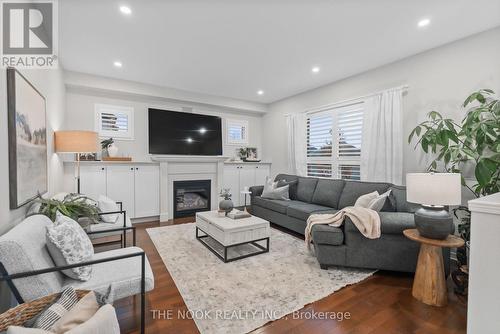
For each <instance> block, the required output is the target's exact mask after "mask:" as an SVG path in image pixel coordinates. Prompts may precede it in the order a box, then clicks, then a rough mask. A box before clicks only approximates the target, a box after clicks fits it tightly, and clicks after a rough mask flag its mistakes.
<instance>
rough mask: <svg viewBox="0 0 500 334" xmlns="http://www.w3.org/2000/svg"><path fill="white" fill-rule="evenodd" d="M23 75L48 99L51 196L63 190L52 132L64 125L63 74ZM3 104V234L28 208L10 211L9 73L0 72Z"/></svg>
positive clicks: (0, 205)
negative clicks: (7, 76)
mask: <svg viewBox="0 0 500 334" xmlns="http://www.w3.org/2000/svg"><path fill="white" fill-rule="evenodd" d="M20 72H21V73H22V74H23V75H24V76H25V77H26V78H27V79H28V80H29V81H30V82H31V83H32V84H33V85H34V86H35V87H36V88H37V89H38V90H39V91H40V92H41V93H42V95H43V96H45V99H46V110H47V147H48V157H47V158H48V163H49V166H48V167H49V188H48V190H49V194H53V193H55V192H57V191H59V190H60V189H62V182H61V176H62V163H61V159H60V157H59V156H58V155H57V154H56V153H54V144H53V138H54V136H53V131H55V130H59V129H60V128H61V126H62V124H63V120H64V111H65V87H64V82H63V70H62V69H59V70H31V69H30V70H24V71H23V70H20ZM0 101H1V106H0V108H1V110H2V120H1V124H0V157H1V158H0V180H1V185H2V186H1V189H2V190H3V191H1V192H0V234H3V233H5V232H6V231H7V230H9V229H10V228H11V227H12V226H13V225H14V224H15V222H17V221H19V220H20V219H21V218H22V217H23V216H24V212H25V210H26V207H22V208H19V209H17V210H10V209H9V191H8V189H9V163H8V157H9V155H8V154H9V153H8V143H7V139H8V129H7V78H6V70H5V69H2V70H0Z"/></svg>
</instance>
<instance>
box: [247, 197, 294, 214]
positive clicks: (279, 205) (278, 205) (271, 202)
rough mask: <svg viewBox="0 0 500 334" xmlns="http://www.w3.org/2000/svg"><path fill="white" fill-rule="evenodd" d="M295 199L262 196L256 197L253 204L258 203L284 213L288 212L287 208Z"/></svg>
mask: <svg viewBox="0 0 500 334" xmlns="http://www.w3.org/2000/svg"><path fill="white" fill-rule="evenodd" d="M293 202H295V201H284V200H278V199H267V198H262V197H254V199H253V203H252V205H257V206H260V207H263V208H266V209H269V210H273V211H276V212H279V213H282V214H286V208H287V207H288V206H289V205H290V203H293Z"/></svg>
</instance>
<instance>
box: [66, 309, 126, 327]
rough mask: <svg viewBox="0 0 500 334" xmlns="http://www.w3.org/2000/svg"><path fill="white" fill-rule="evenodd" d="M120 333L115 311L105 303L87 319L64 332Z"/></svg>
mask: <svg viewBox="0 0 500 334" xmlns="http://www.w3.org/2000/svg"><path fill="white" fill-rule="evenodd" d="M89 333H102V334H104V333H105V334H120V325H119V324H118V319H117V318H116V312H115V309H114V307H113V306H111V305H110V304H106V305H104V306H103V307H101V308H100V309H99V310H98V311H97V312H96V313H95V314H94V315H93V316H92V318H90V319H89V320H87V321H86V322H84V323H83V324H81V325H78V326H76V327H75V328H73V329H71V330H70V331H68V332H66V334H89Z"/></svg>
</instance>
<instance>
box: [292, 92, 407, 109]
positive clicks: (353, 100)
mask: <svg viewBox="0 0 500 334" xmlns="http://www.w3.org/2000/svg"><path fill="white" fill-rule="evenodd" d="M408 88H410V86H409V85H402V86H397V87H392V88H387V89H383V90H379V91H376V92H374V93H370V94H367V95H362V96H358V97H355V98H350V99H346V100H342V101H338V102H334V103H330V104H326V105H323V106H320V107H315V108H310V109H307V110H305V111H301V112H300V113H303V114H305V113H314V112H319V111H322V110H325V109H331V108H334V107H337V106H339V105H342V106H345V105H349V104H356V103H359V102H361V101H360V100H363V99H366V98H369V97H372V96H374V95H377V94H381V93H383V92H385V91H387V90H394V89H402V90H403V92H406V91H408ZM289 115H291V114H290V113H287V114H285V115H284V116H289Z"/></svg>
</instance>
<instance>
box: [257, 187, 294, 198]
mask: <svg viewBox="0 0 500 334" xmlns="http://www.w3.org/2000/svg"><path fill="white" fill-rule="evenodd" d="M289 190H290V186H289V185H286V186H283V187H279V188H274V189H271V190H267V191H266V190H264V191H263V192H262V195H261V197H262V198H267V199H281V200H285V201H289V200H290V195H289Z"/></svg>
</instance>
